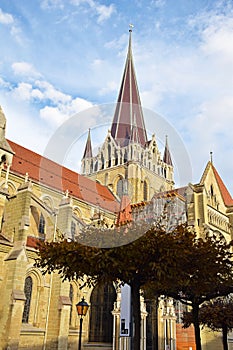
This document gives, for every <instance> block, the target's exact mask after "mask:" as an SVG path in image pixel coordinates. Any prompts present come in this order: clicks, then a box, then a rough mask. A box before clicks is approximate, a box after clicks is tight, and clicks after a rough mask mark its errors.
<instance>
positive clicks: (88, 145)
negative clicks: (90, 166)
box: [83, 129, 93, 158]
mask: <svg viewBox="0 0 233 350" xmlns="http://www.w3.org/2000/svg"><path fill="white" fill-rule="evenodd" d="M92 157H93V155H92V146H91V132H90V129H89V130H88V136H87V142H86V147H85V151H84V154H83V158H92Z"/></svg>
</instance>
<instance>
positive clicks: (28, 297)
mask: <svg viewBox="0 0 233 350" xmlns="http://www.w3.org/2000/svg"><path fill="white" fill-rule="evenodd" d="M24 294H25V298H26V300H25V304H24V310H23V318H22V322H23V323H28V320H29V312H30V304H31V296H32V278H31V277H30V276H28V277H27V278H26V279H25V284H24Z"/></svg>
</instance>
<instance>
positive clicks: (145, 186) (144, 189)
mask: <svg viewBox="0 0 233 350" xmlns="http://www.w3.org/2000/svg"><path fill="white" fill-rule="evenodd" d="M143 199H144V201H145V202H146V201H147V200H148V184H147V182H146V181H144V183H143Z"/></svg>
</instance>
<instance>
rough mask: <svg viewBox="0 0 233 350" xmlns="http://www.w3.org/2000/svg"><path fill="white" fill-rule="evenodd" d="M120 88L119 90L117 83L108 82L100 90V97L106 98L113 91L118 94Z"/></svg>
mask: <svg viewBox="0 0 233 350" xmlns="http://www.w3.org/2000/svg"><path fill="white" fill-rule="evenodd" d="M118 88H119V86H118V84H117V83H116V82H115V81H108V82H107V84H106V86H105V87H103V88H102V89H100V90H99V95H100V96H104V95H107V94H109V93H111V92H113V91H116V92H117V89H118Z"/></svg>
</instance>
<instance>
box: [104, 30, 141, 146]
mask: <svg viewBox="0 0 233 350" xmlns="http://www.w3.org/2000/svg"><path fill="white" fill-rule="evenodd" d="M131 34H132V29H130V30H129V46H128V54H127V58H126V63H125V69H124V73H123V78H122V82H121V87H120V92H119V95H118V100H117V106H116V110H115V114H114V118H113V122H112V126H111V135H112V137H113V139H114V140H115V141H116V142H117V143H118V145H120V146H127V145H128V144H129V142H130V138H131V135H132V128H133V127H134V119H135V127H136V129H137V134H138V137H139V143H140V144H141V145H142V146H143V147H144V146H145V144H146V142H147V134H146V129H145V123H144V117H143V112H142V106H141V101H140V96H139V91H138V86H137V80H136V75H135V70H134V64H133V55H132V47H131Z"/></svg>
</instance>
